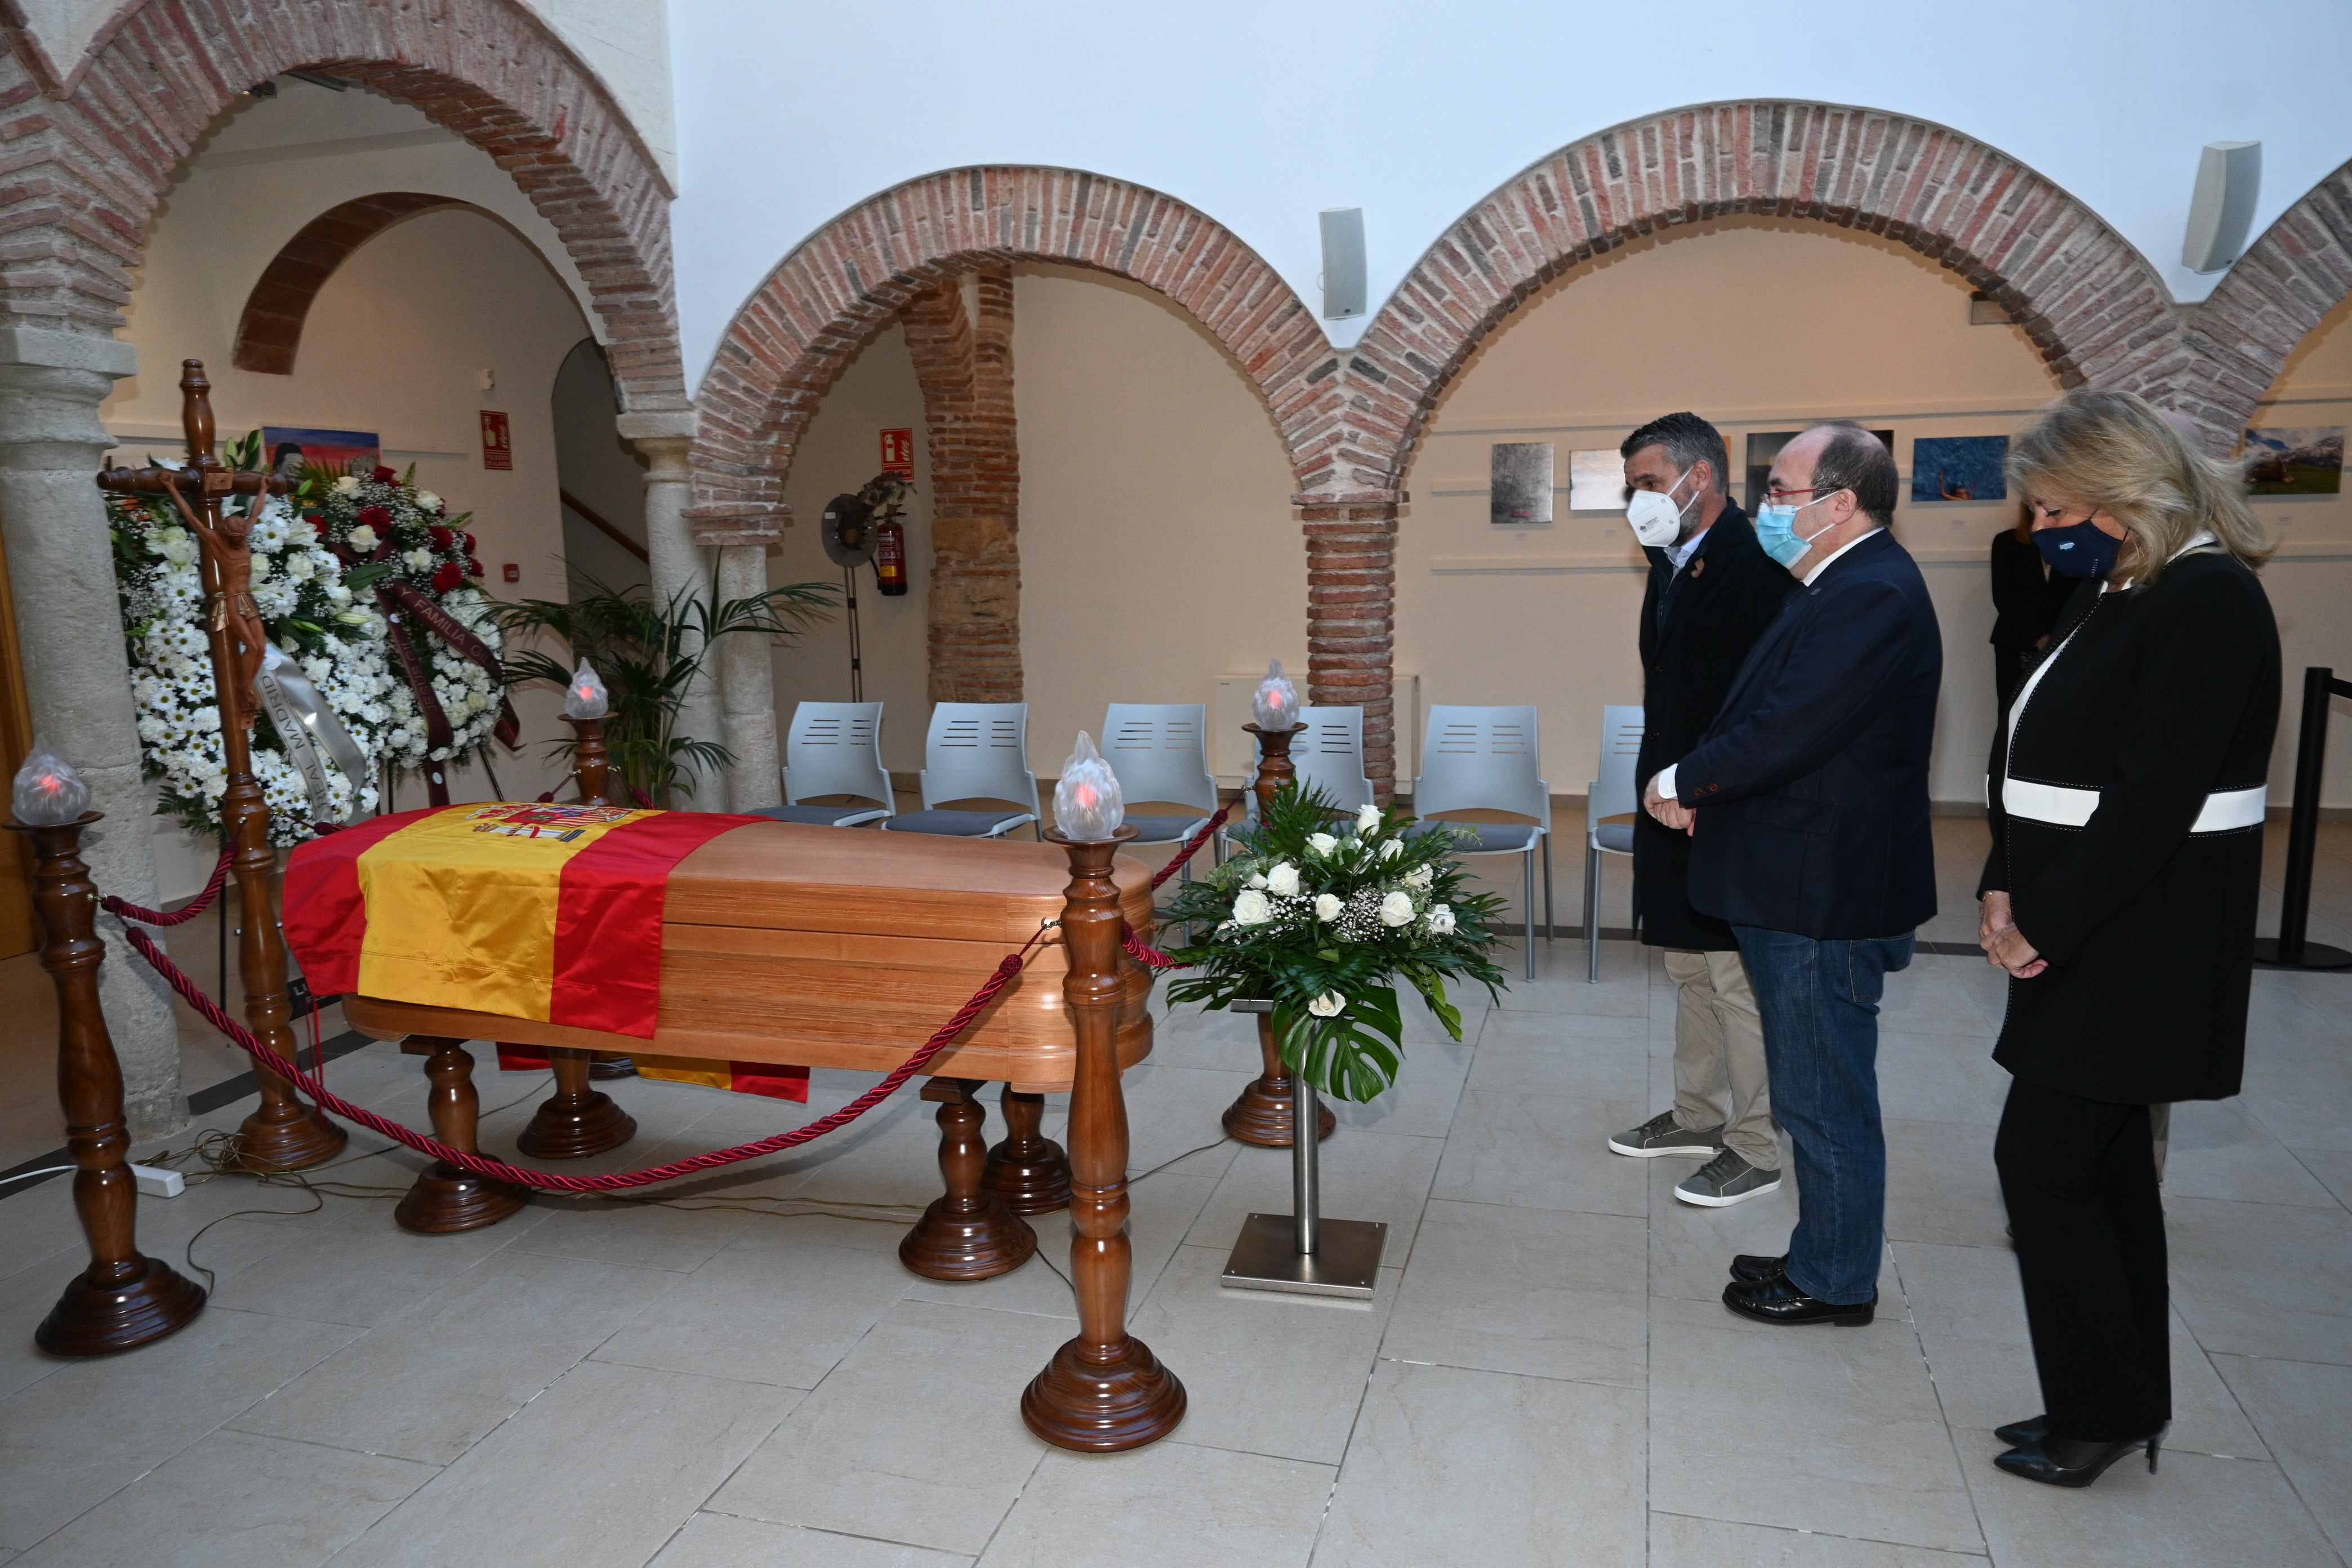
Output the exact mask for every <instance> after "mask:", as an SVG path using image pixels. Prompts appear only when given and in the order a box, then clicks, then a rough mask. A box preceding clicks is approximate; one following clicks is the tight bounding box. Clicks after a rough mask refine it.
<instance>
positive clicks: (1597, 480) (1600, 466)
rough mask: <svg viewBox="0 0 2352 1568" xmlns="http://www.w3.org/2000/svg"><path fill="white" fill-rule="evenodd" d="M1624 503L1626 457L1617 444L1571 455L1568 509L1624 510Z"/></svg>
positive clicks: (1569, 458) (1569, 459)
mask: <svg viewBox="0 0 2352 1568" xmlns="http://www.w3.org/2000/svg"><path fill="white" fill-rule="evenodd" d="M1624 507H1625V459H1624V458H1621V457H1619V456H1618V455H1617V448H1616V447H1601V449H1600V450H1599V451H1596V452H1570V454H1569V455H1568V510H1570V511H1622V510H1624Z"/></svg>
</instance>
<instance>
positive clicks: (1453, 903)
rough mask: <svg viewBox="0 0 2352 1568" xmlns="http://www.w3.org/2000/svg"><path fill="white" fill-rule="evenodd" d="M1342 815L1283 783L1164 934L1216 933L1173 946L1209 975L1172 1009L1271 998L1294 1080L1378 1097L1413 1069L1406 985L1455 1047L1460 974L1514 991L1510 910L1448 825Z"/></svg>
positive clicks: (1397, 815)
mask: <svg viewBox="0 0 2352 1568" xmlns="http://www.w3.org/2000/svg"><path fill="white" fill-rule="evenodd" d="M1334 816H1335V813H1334V810H1333V808H1332V805H1331V802H1330V799H1329V797H1328V796H1327V795H1322V794H1321V793H1320V792H1318V791H1305V792H1302V791H1301V790H1300V789H1299V788H1298V787H1297V785H1296V784H1286V785H1284V786H1283V789H1282V791H1281V793H1280V794H1278V795H1276V796H1275V797H1274V803H1273V805H1269V806H1268V807H1267V808H1266V809H1265V812H1264V813H1263V814H1262V820H1261V822H1260V825H1259V828H1258V832H1257V835H1256V837H1255V838H1253V839H1252V840H1251V842H1250V847H1249V850H1248V852H1247V853H1245V854H1241V855H1236V856H1235V857H1234V858H1232V859H1230V860H1228V861H1226V862H1225V863H1224V864H1223V866H1221V867H1219V868H1217V869H1216V870H1214V871H1212V872H1211V873H1209V874H1208V875H1207V876H1206V877H1204V878H1202V879H1199V880H1197V881H1194V882H1192V883H1191V884H1189V885H1187V886H1186V887H1185V888H1184V889H1183V890H1182V891H1181V893H1179V894H1178V895H1177V897H1176V900H1175V901H1174V902H1173V903H1171V904H1170V905H1169V906H1168V907H1167V908H1166V909H1164V910H1162V911H1161V920H1162V923H1163V927H1166V926H1174V925H1180V924H1181V925H1186V926H1188V927H1192V928H1194V929H1199V928H1207V930H1208V939H1207V940H1206V941H1205V942H1200V943H1198V944H1196V945H1193V946H1190V947H1181V948H1176V949H1172V950H1171V953H1170V956H1171V957H1173V958H1175V959H1176V960H1177V961H1178V962H1180V963H1183V964H1185V965H1187V966H1190V967H1191V968H1192V969H1193V970H1194V973H1189V974H1183V975H1180V976H1179V977H1178V978H1177V979H1176V980H1175V981H1174V982H1173V983H1171V984H1170V986H1169V988H1168V999H1169V1000H1170V1001H1171V1002H1199V1003H1201V1004H1202V1005H1204V1006H1207V1007H1211V1008H1218V1007H1223V1006H1226V1005H1230V1004H1232V1003H1234V1002H1236V1001H1240V1000H1243V999H1244V998H1260V999H1265V1000H1270V1001H1272V1002H1273V1004H1274V1034H1275V1039H1276V1042H1277V1044H1278V1045H1279V1046H1280V1047H1281V1050H1282V1058H1283V1060H1284V1061H1286V1062H1287V1063H1289V1064H1290V1068H1291V1070H1292V1071H1293V1072H1296V1073H1298V1074H1300V1075H1301V1076H1302V1077H1304V1078H1305V1079H1307V1082H1309V1083H1311V1084H1313V1085H1314V1086H1315V1087H1316V1088H1317V1089H1320V1090H1322V1091H1323V1092H1324V1093H1326V1094H1330V1095H1334V1096H1337V1097H1338V1098H1339V1099H1341V1100H1371V1099H1373V1098H1375V1097H1376V1096H1378V1095H1379V1094H1380V1093H1381V1091H1382V1090H1384V1089H1387V1088H1388V1086H1389V1085H1390V1084H1391V1083H1392V1082H1394V1081H1395V1080H1396V1073H1397V1068H1399V1066H1401V1065H1402V1062H1403V1059H1404V1039H1403V1034H1404V1022H1403V1018H1402V1015H1401V1014H1400V1012H1399V1011H1398V1006H1397V993H1396V987H1395V985H1394V984H1392V980H1393V978H1394V977H1396V976H1400V975H1401V976H1402V977H1403V978H1404V979H1405V980H1406V981H1408V982H1409V983H1411V984H1412V987H1413V989H1415V990H1416V991H1419V992H1420V993H1421V994H1422V997H1423V1000H1424V1001H1425V1002H1427V1003H1428V1005H1429V1010H1430V1011H1431V1012H1432V1013H1433V1014H1434V1015H1435V1016H1436V1017H1437V1019H1438V1021H1439V1022H1440V1023H1442V1024H1444V1026H1445V1028H1446V1032H1447V1033H1448V1034H1450V1035H1452V1036H1453V1037H1454V1038H1455V1039H1460V1038H1461V1037H1462V1014H1461V1011H1460V1009H1458V1008H1456V1007H1455V1006H1454V1005H1453V1004H1452V1003H1450V1002H1448V1001H1447V1000H1446V996H1445V982H1446V979H1447V978H1448V977H1449V976H1456V975H1458V976H1462V977H1465V978H1467V979H1470V980H1474V981H1476V982H1478V983H1480V984H1484V985H1485V986H1486V989H1487V990H1488V991H1489V992H1493V991H1494V990H1495V989H1496V987H1497V986H1499V985H1501V984H1503V983H1504V982H1503V972H1502V971H1501V969H1499V968H1497V967H1496V964H1495V963H1494V962H1493V961H1492V960H1491V959H1490V958H1488V957H1487V952H1488V950H1489V949H1490V948H1492V947H1493V946H1494V945H1495V943H1496V941H1497V940H1499V939H1498V938H1497V936H1496V933H1495V932H1494V931H1493V930H1492V929H1491V926H1492V922H1493V921H1494V920H1495V919H1496V917H1497V916H1498V915H1500V913H1501V912H1502V903H1503V900H1502V899H1501V898H1500V897H1499V896H1497V895H1496V894H1494V893H1478V892H1471V891H1469V890H1468V889H1467V886H1466V882H1465V877H1464V874H1463V870H1462V867H1461V864H1460V862H1459V861H1457V860H1456V859H1455V858H1454V833H1453V832H1452V831H1451V830H1450V829H1449V828H1448V827H1446V826H1445V825H1444V824H1442V823H1431V824H1428V825H1426V826H1423V827H1421V828H1419V829H1416V828H1415V825H1414V823H1413V820H1412V818H1411V817H1409V816H1404V815H1403V814H1402V813H1401V812H1384V811H1382V810H1381V808H1380V807H1378V806H1374V805H1368V806H1366V807H1364V809H1363V810H1362V811H1361V812H1360V813H1359V814H1358V815H1357V816H1356V819H1355V821H1354V823H1353V825H1352V826H1348V827H1347V828H1346V829H1345V830H1344V831H1339V832H1335V831H1333V830H1332V829H1333V826H1334V823H1333V817H1334Z"/></svg>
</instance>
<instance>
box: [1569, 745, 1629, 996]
mask: <svg viewBox="0 0 2352 1568" xmlns="http://www.w3.org/2000/svg"><path fill="white" fill-rule="evenodd" d="M1642 730H1643V718H1642V710H1641V708H1640V706H1639V705H1638V704H1637V705H1635V706H1633V707H1630V708H1622V707H1618V706H1616V705H1614V704H1612V705H1610V706H1608V707H1604V708H1603V709H1601V776H1600V777H1599V778H1597V779H1595V780H1593V781H1592V782H1591V784H1587V785H1585V786H1584V946H1585V949H1586V954H1587V959H1588V962H1587V964H1586V973H1585V979H1586V980H1588V981H1590V982H1591V983H1593V984H1599V983H1600V980H1601V857H1602V856H1603V855H1624V856H1628V857H1630V856H1631V855H1632V854H1633V824H1632V823H1630V822H1607V821H1603V820H1602V819H1603V818H1604V817H1611V816H1629V815H1634V814H1638V813H1639V812H1640V811H1641V809H1642V781H1641V780H1640V779H1639V778H1637V777H1636V776H1635V775H1634V772H1633V764H1634V762H1635V760H1636V759H1637V758H1639V757H1640V756H1641V754H1642ZM1635 919H1636V921H1637V922H1638V921H1639V919H1640V910H1639V905H1638V903H1637V904H1636V908H1635Z"/></svg>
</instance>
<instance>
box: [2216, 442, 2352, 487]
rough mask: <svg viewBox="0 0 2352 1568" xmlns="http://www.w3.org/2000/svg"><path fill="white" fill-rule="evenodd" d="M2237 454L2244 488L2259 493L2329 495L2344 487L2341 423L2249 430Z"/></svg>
mask: <svg viewBox="0 0 2352 1568" xmlns="http://www.w3.org/2000/svg"><path fill="white" fill-rule="evenodd" d="M2239 456H2240V457H2242V458H2244V459H2245V462H2246V488H2247V489H2248V490H2250V491H2251V492H2252V493H2253V494H2255V495H2258V496H2332V495H2336V494H2339V493H2341V492H2342V490H2343V489H2344V426H2341V425H2326V426H2309V427H2306V428H2304V429H2289V428H2286V427H2284V426H2277V427H2273V428H2268V429H2262V430H2249V431H2247V432H2246V444H2245V447H2244V448H2243V449H2242V451H2241V452H2240V453H2239Z"/></svg>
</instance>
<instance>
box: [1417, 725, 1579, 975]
mask: <svg viewBox="0 0 2352 1568" xmlns="http://www.w3.org/2000/svg"><path fill="white" fill-rule="evenodd" d="M1538 744H1539V742H1538V735H1537V732H1536V710H1535V709H1534V708H1533V707H1532V706H1528V707H1523V708H1518V707H1515V708H1464V707H1444V706H1433V707H1432V708H1431V709H1430V710H1429V729H1428V731H1427V739H1425V740H1424V741H1423V742H1422V750H1421V776H1420V777H1419V778H1417V779H1415V780H1413V782H1412V808H1413V811H1414V812H1415V814H1416V815H1418V816H1420V818H1421V820H1420V821H1419V822H1417V823H1415V824H1414V825H1413V826H1412V828H1410V829H1408V831H1409V832H1413V833H1426V832H1428V831H1430V830H1431V829H1432V828H1433V827H1435V826H1437V825H1436V824H1435V823H1433V822H1432V821H1431V820H1430V819H1431V818H1432V817H1433V816H1435V815H1436V814H1437V813H1439V812H1441V811H1507V812H1509V813H1511V814H1512V815H1513V816H1525V817H1529V818H1532V819H1533V820H1531V821H1528V822H1455V823H1449V824H1446V826H1450V827H1453V828H1454V829H1455V830H1456V831H1457V832H1459V833H1462V834H1464V835H1465V837H1464V838H1463V841H1462V842H1461V844H1460V847H1459V848H1458V849H1457V850H1456V853H1458V854H1462V855H1517V856H1519V857H1520V858H1521V859H1522V862H1523V865H1522V872H1523V880H1524V883H1525V887H1526V903H1527V944H1528V979H1530V980H1533V979H1534V978H1535V977H1536V857H1537V855H1538V852H1540V853H1541V855H1542V856H1543V871H1544V940H1545V941H1547V942H1549V941H1550V940H1551V923H1552V921H1551V786H1550V785H1549V784H1546V783H1545V782H1544V781H1543V780H1542V779H1541V778H1539V777H1538V776H1537V768H1538V754H1539V752H1538Z"/></svg>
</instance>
